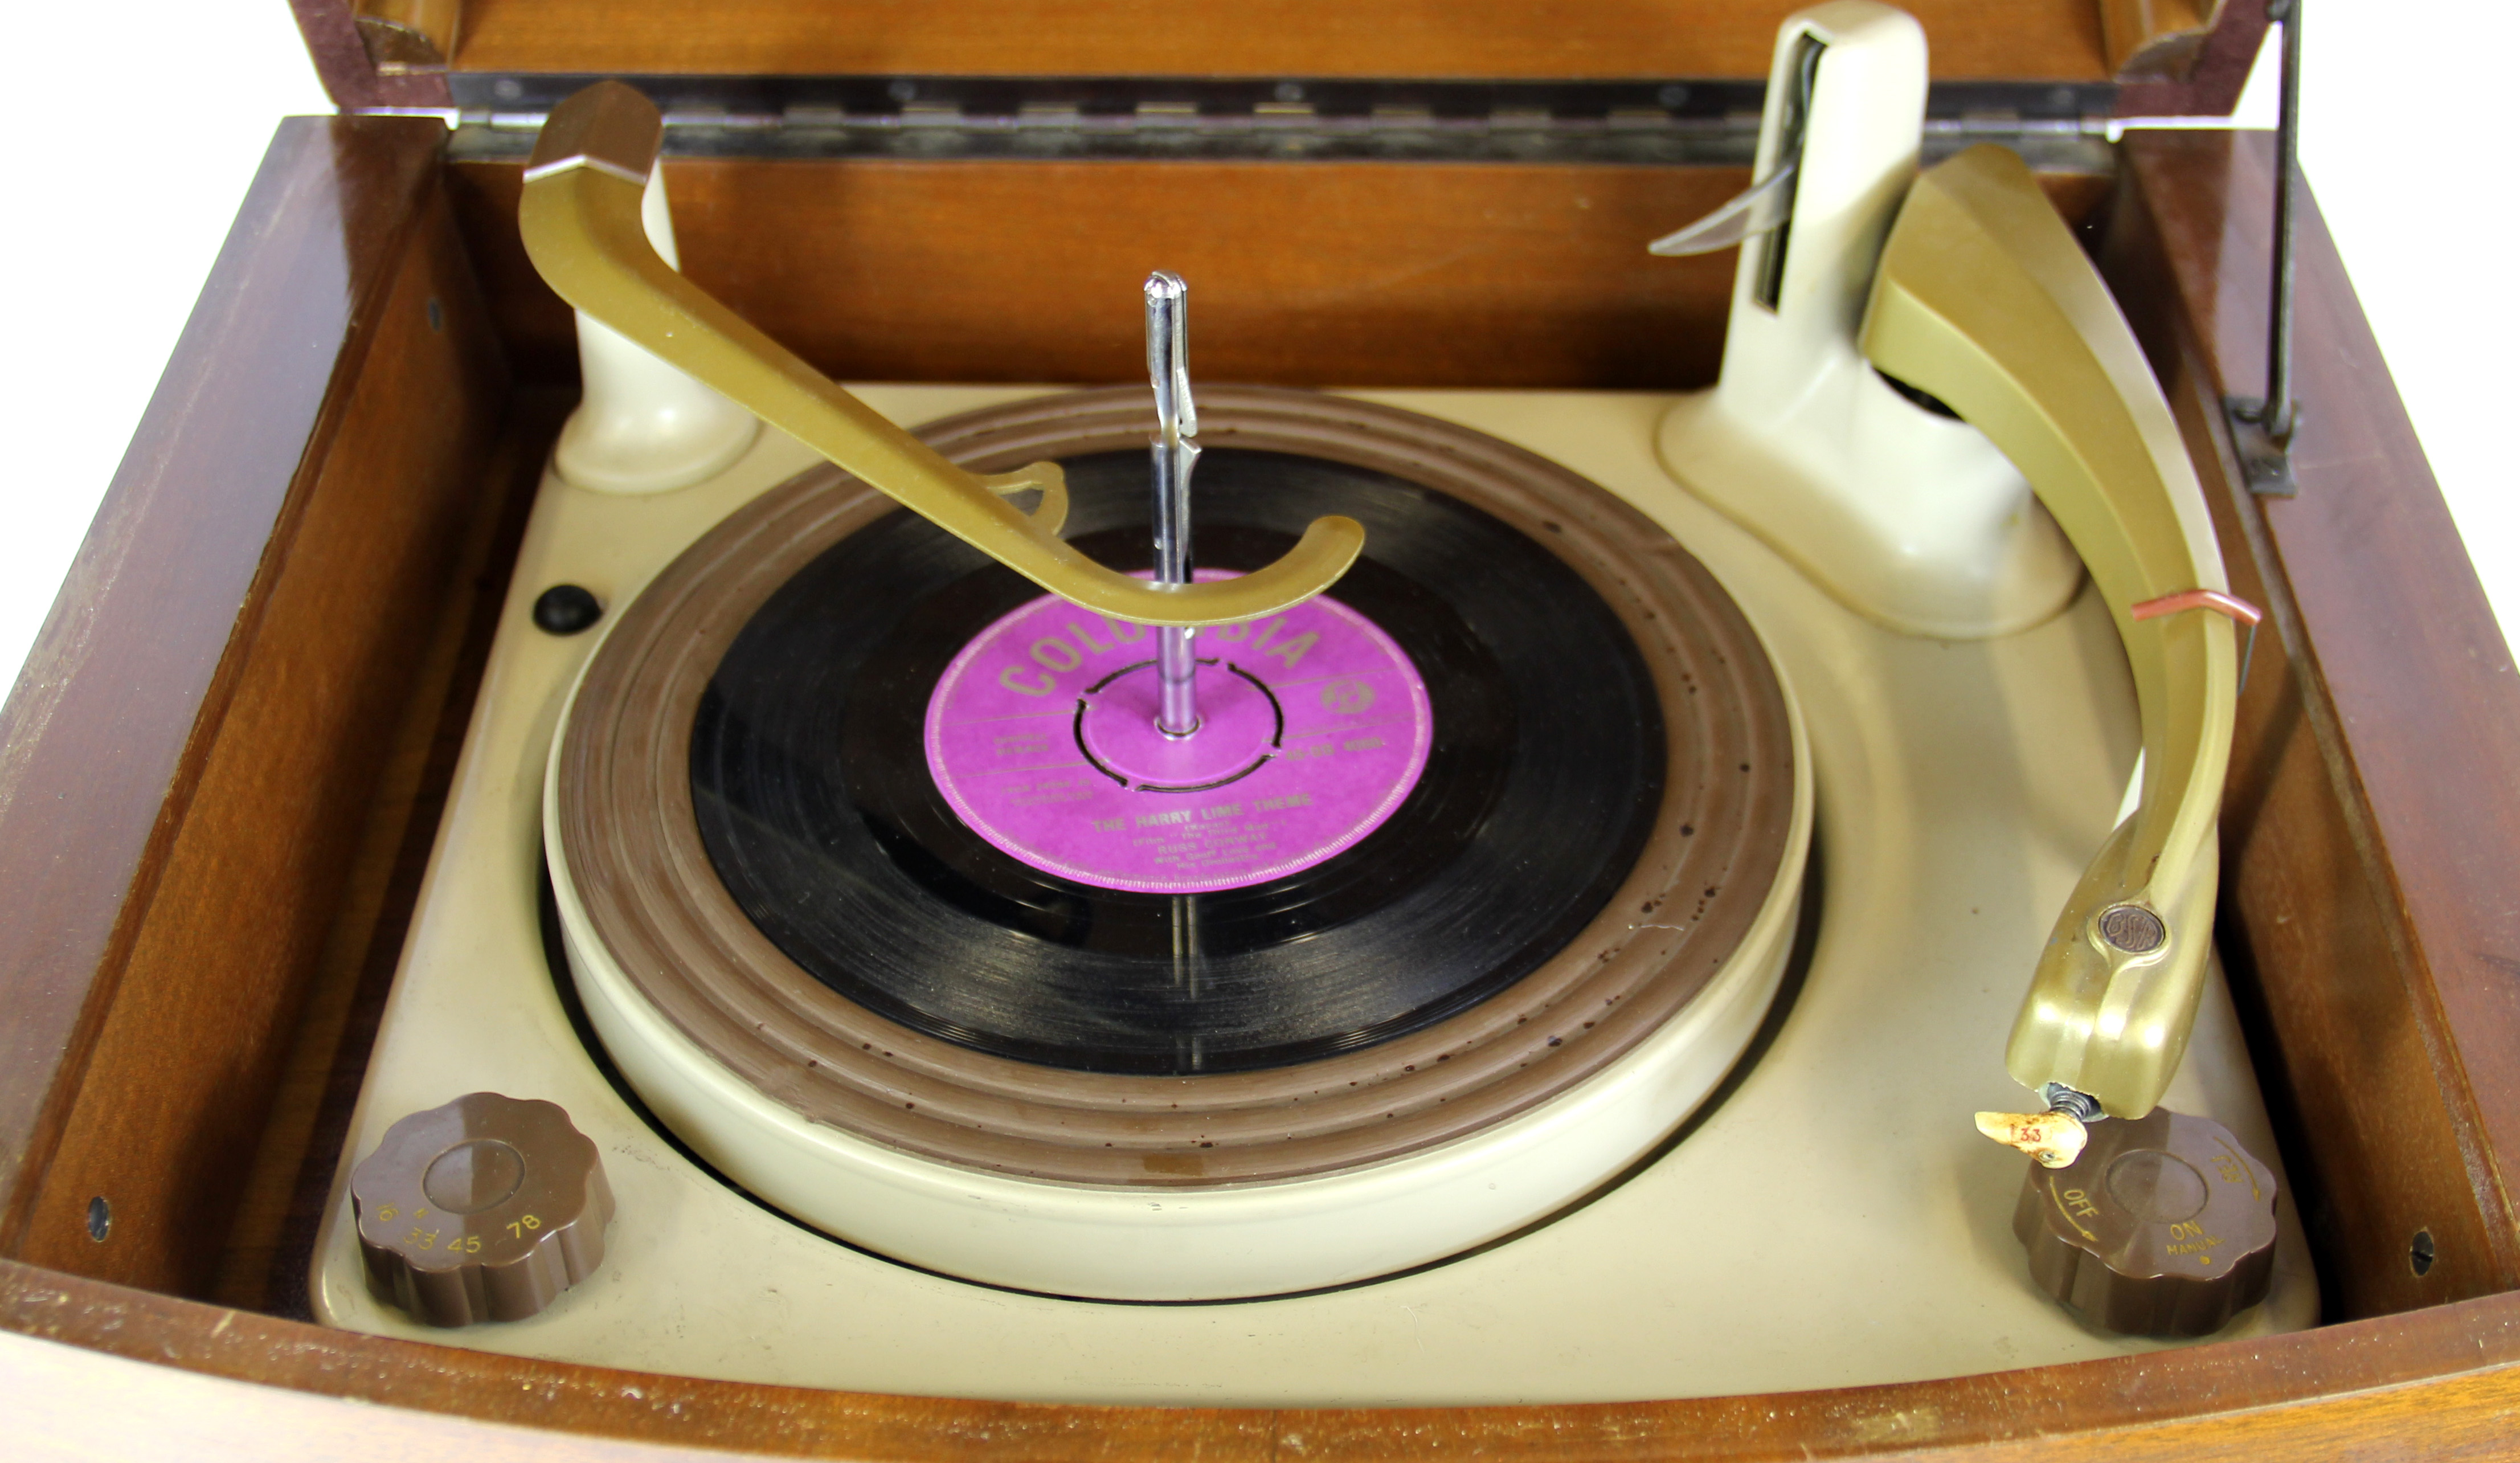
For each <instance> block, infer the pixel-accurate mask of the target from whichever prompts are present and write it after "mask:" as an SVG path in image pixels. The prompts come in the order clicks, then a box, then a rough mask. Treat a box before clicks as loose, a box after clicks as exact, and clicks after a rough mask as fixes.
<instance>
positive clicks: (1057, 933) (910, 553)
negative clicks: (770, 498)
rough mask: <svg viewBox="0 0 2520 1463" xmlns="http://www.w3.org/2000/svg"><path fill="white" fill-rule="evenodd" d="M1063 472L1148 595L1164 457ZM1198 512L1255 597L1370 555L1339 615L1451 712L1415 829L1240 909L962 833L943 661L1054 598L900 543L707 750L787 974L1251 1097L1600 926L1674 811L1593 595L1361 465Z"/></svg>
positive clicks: (793, 635)
mask: <svg viewBox="0 0 2520 1463" xmlns="http://www.w3.org/2000/svg"><path fill="white" fill-rule="evenodd" d="M1065 467H1066V470H1067V475H1068V484H1069V493H1070V508H1069V514H1068V523H1067V536H1068V538H1069V540H1070V541H1071V542H1072V543H1074V544H1075V545H1076V546H1077V547H1078V548H1079V549H1080V550H1082V551H1084V552H1085V553H1087V554H1089V555H1091V556H1092V557H1094V558H1095V559H1097V560H1099V561H1101V562H1102V563H1104V564H1106V565H1109V566H1111V567H1113V568H1115V569H1121V570H1136V569H1142V568H1144V567H1145V566H1146V564H1147V563H1148V560H1149V544H1148V527H1147V518H1148V470H1147V459H1146V456H1145V454H1144V453H1142V452H1115V453H1105V454H1098V455H1095V456H1090V457H1080V458H1075V459H1071V460H1069V461H1068V462H1067V463H1066V464H1065ZM1195 492H1196V515H1197V517H1196V530H1197V532H1196V545H1195V546H1196V552H1197V558H1198V563H1199V565H1200V567H1202V568H1221V569H1238V570H1249V569H1255V568H1258V567H1260V566H1261V565H1263V564H1266V563H1268V562H1270V561H1271V560H1274V559H1275V558H1277V557H1278V556H1279V555H1281V554H1283V553H1284V552H1285V550H1286V549H1288V548H1289V547H1291V546H1292V545H1293V543H1294V541H1295V537H1296V535H1297V534H1298V533H1300V531H1301V530H1302V528H1303V526H1305V525H1306V524H1308V523H1309V522H1311V521H1312V520H1313V519H1314V518H1317V517H1319V516H1321V515H1323V514H1327V513H1344V514H1347V515H1349V516H1350V517H1353V518H1355V519H1357V520H1359V521H1360V522H1362V523H1363V524H1364V525H1365V527H1366V535H1367V536H1366V548H1365V556H1364V558H1362V559H1361V560H1360V561H1359V562H1358V563H1357V565H1356V566H1355V567H1354V568H1353V569H1351V570H1350V571H1348V573H1347V574H1346V576H1345V577H1343V578H1342V579H1340V580H1339V582H1338V583H1337V584H1336V585H1335V586H1333V588H1332V589H1331V590H1330V594H1331V596H1332V597H1333V598H1335V599H1337V600H1339V601H1340V602H1342V603H1344V604H1346V605H1348V606H1349V607H1351V608H1353V609H1354V610H1356V611H1358V612H1359V613H1361V614H1363V615H1364V616H1365V617H1368V618H1370V619H1372V620H1373V622H1374V623H1375V624H1377V625H1378V626H1380V628H1381V629H1382V630H1383V631H1384V632H1385V633H1386V634H1388V635H1390V636H1391V637H1392V638H1393V639H1394V640H1396V641H1397V642H1398V643H1399V644H1400V646H1401V647H1402V648H1403V649H1404V650H1405V651H1406V652H1407V654H1408V655H1409V657H1410V658H1411V660H1412V661H1413V662H1414V663H1415V664H1416V666H1417V669H1418V673H1419V675H1420V677H1421V678H1422V680H1423V682H1424V684H1425V687H1426V691H1427V695H1428V700H1429V703H1430V707H1431V715H1432V722H1433V728H1434V741H1433V745H1432V748H1431V750H1430V751H1429V753H1428V755H1427V760H1426V765H1425V768H1424V771H1423V772H1422V774H1421V775H1420V777H1419V779H1418V785H1417V787H1416V789H1415V790H1414V792H1412V794H1411V795H1410V797H1409V798H1408V800H1406V801H1405V802H1404V803H1403V804H1402V805H1401V807H1400V808H1399V809H1398V810H1397V811H1396V812H1394V813H1393V815H1392V816H1391V817H1390V818H1389V820H1388V821H1386V822H1385V823H1383V824H1382V825H1381V826H1380V827H1379V828H1377V829H1375V830H1374V831H1373V833H1371V834H1369V835H1367V836H1366V837H1365V838H1364V839H1363V840H1362V841H1361V842H1360V843H1358V844H1357V845H1356V846H1353V847H1350V848H1348V849H1346V850H1345V851H1343V852H1341V853H1338V854H1336V855H1334V856H1332V857H1330V858H1328V859H1327V860H1326V861H1324V862H1321V863H1318V864H1316V865H1314V866H1312V867H1310V868H1305V869H1302V870H1299V871H1298V872H1296V873H1293V874H1290V875H1287V876H1284V877H1282V878H1278V879H1274V880H1271V881H1269V882H1266V883H1262V884H1258V885H1255V886H1253V887H1249V888H1243V889H1235V890H1227V891H1223V892H1213V893H1201V894H1184V895H1167V894H1148V893H1136V892H1122V891H1114V890H1107V889H1098V888H1093V887H1090V886H1087V885H1083V884H1078V883H1075V882H1073V881H1070V880H1066V879H1062V878H1059V877H1057V876H1055V875H1052V874H1048V873H1045V872H1042V871H1040V870H1037V869H1035V868H1032V867H1031V866H1029V865H1027V864H1025V863H1022V862H1020V861H1018V860H1017V859H1015V858H1013V857H1012V856H1010V855H1009V854H1007V853H1005V852H1002V851H1000V850H999V849H998V848H997V847H995V846H992V845H990V844H988V843H986V842H984V841H983V840H981V839H980V838H979V837H978V836H977V835H975V834H973V833H972V832H971V831H970V830H969V829H967V828H966V827H965V826H964V825H963V823H962V822H961V821H960V819H958V818H957V816H956V815H955V813H954V812H953V810H952V808H951V807H950V806H949V805H948V804H947V802H946V800H945V799H944V797H943V795H942V794H941V793H940V792H939V791H938V789H937V787H936V784H935V780H934V778H933V777H932V775H931V774H930V772H929V770H928V765H927V761H926V755H925V751H924V747H923V744H922V725H923V718H924V716H925V713H926V709H927V704H928V700H929V696H930V693H931V692H932V691H933V689H934V687H935V685H936V682H937V678H938V676H939V674H940V673H941V672H942V671H943V669H944V667H945V666H946V664H947V663H949V662H950V661H951V660H952V659H953V658H954V657H955V656H956V655H957V654H958V653H959V652H960V651H961V650H962V649H963V647H964V646H965V645H967V643H969V641H970V640H971V639H972V637H973V636H975V635H977V634H978V633H979V632H980V631H981V630H982V629H983V628H985V627H986V626H988V625H989V624H991V623H992V622H993V621H995V620H997V619H998V618H999V617H1002V616H1004V615H1006V614H1008V613H1009V612H1010V611H1012V610H1014V609H1015V608H1017V607H1019V606H1021V605H1023V604H1025V603H1026V602H1028V601H1030V600H1032V599H1034V598H1036V597H1037V596H1038V595H1039V594H1040V590H1039V589H1038V588H1037V587H1036V586H1034V585H1033V584H1031V583H1030V582H1029V581H1027V580H1025V579H1023V578H1021V577H1020V576H1018V575H1016V574H1015V573H1013V572H1012V571H1009V570H1007V569H1004V568H1002V567H1000V566H998V565H996V564H995V563H993V562H992V561H990V560H988V559H987V558H986V557H984V556H983V555H981V554H980V553H979V552H977V551H976V550H973V549H971V548H969V547H967V545H965V544H963V543H962V542H960V541H959V540H956V539H954V538H952V537H951V536H949V535H948V534H946V533H945V532H944V531H943V530H941V529H938V528H936V527H935V526H932V525H930V524H928V523H927V522H926V521H925V520H923V519H921V518H919V517H917V516H916V515H913V514H910V513H906V512H899V513H893V514H890V515H887V516H886V517H884V518H882V519H881V520H879V521H877V523H875V524H874V525H873V526H869V527H867V528H864V529H862V530H860V531H858V532H856V533H854V534H852V535H850V536H849V537H847V538H845V539H843V540H842V541H840V542H839V543H838V544H836V545H834V546H833V547H832V548H831V549H830V550H828V551H827V552H825V553H824V554H822V555H821V556H820V557H819V558H817V559H816V560H814V561H813V562H812V563H811V564H810V565H808V566H807V567H806V568H805V569H804V570H803V571H800V572H799V573H797V574H796V575H795V576H794V577H793V578H792V579H790V580H789V581H788V582H787V584H786V585H784V586H783V587H782V588H781V589H780V590H779V591H778V592H777V593H776V594H774V595H773V596H772V597H771V598H770V600H769V601H768V602H767V603H766V604H765V605H764V606H763V607H762V608H761V610H760V611H759V612H758V613H757V614H756V615H755V616H754V617H753V618H752V620H751V621H750V622H749V623H748V624H747V625H746V626H745V627H744V628H743V630H742V632H741V633H740V634H739V635H738V636H737V638H736V639H735V641H734V643H733V645H732V646H731V647H730V648H729V650H728V651H727V653H726V656H725V658H724V659H723V661H722V662H721V663H719V665H718V667H717V670H716V673H715V675H714V677H713V679H712V680H711V682H710V684H709V687H708V690H707V693H706V694H705V695H704V696H703V697H702V699H701V702H700V706H699V710H698V713H697V718H696V721H695V724H694V729H693V737H692V763H691V776H692V792H693V802H694V807H695V810H696V812H697V819H698V823H699V832H700V835H701V840H702V843H703V845H704V846H706V848H707V850H708V854H709V857H710V859H711V861H712V863H713V864H714V866H715V868H716V871H717V873H718V875H719V877H720V879H721V880H722V881H723V882H724V883H725V885H726V888H727V890H728V891H729V892H730V893H732V894H733V896H734V897H735V899H736V901H737V903H738V904H739V905H740V906H741V907H742V910H743V911H744V913H745V914H746V916H747V917H749V918H750V919H751V920H752V921H753V923H754V924H755V925H756V926H757V927H758V928H759V929H760V930H761V931H762V932H763V934H765V935H766V936H767V937H769V938H770V939H771V940H772V941H773V942H775V943H776V944H777V945H778V946H779V947H780V948H781V949H782V950H783V951H785V952H786V953H787V956H788V957H789V958H790V959H792V960H794V961H795V962H796V963H797V964H798V965H799V966H801V967H802V968H803V969H804V970H806V971H807V972H809V973H811V974H812V975H813V976H814V977H815V978H816V979H817V980H820V981H821V982H823V983H826V984H828V985H829V986H831V987H832V989H833V990H835V991H837V992H838V993H839V994H841V995H843V996H845V997H847V998H848V999H850V1000H852V1001H855V1002H858V1003H859V1004H861V1005H864V1006H866V1007H867V1008H869V1009H871V1010H874V1011H876V1012H877V1013H879V1014H881V1015H883V1016H885V1017H887V1018H889V1019H891V1020H894V1021H898V1022H901V1023H903V1024H905V1025H907V1026H910V1027H912V1028H915V1029H919V1030H922V1031H925V1032H928V1033H930V1034H932V1035H935V1036H937V1037H940V1038H942V1039H945V1040H948V1041H951V1042H955V1043H958V1044H960V1045H963V1046H966V1047H968V1048H971V1049H974V1050H977V1051H982V1052H988V1053H992V1054H996V1055H999V1056H1004V1057H1010V1058H1013V1059H1016V1060H1019V1061H1024V1062H1030V1063H1037V1064H1041V1065H1045V1066H1050V1067H1056V1068H1063V1069H1069V1070H1076V1071H1087V1072H1102V1073H1124V1074H1193V1073H1224V1072H1235V1071H1250V1070H1255V1069H1262V1068H1272V1067H1280V1066H1285V1065H1290V1064H1293V1063H1297V1062H1303V1061H1308V1060H1312V1059H1315V1058H1318V1057H1322V1056H1327V1055H1329V1054H1332V1053H1335V1052H1341V1051H1347V1050H1353V1049H1355V1048H1358V1047H1363V1046H1369V1045H1372V1044H1373V1043H1375V1042H1378V1041H1382V1040H1387V1039H1389V1038H1391V1037H1394V1036H1398V1035H1401V1034H1403V1033H1405V1032H1409V1031H1413V1030H1417V1029H1421V1028H1423V1027H1426V1026H1428V1025H1431V1024H1433V1023H1435V1022H1438V1021H1441V1020H1443V1019H1444V1018H1446V1017H1448V1016H1451V1015H1454V1014H1456V1013H1458V1012H1460V1011H1462V1010H1464V1009H1466V1008H1467V1007H1469V1006H1471V1005H1473V1004H1475V1003H1476V1002H1478V1001H1480V1000H1482V999H1484V998H1485V997H1487V996H1489V995H1492V994H1494V993H1495V992H1497V991H1498V990H1501V989H1503V988H1504V987H1506V986H1508V985H1509V984H1511V983H1513V982H1514V981H1516V980H1518V979H1519V978H1521V977H1522V976H1523V975H1525V974H1528V973H1529V972H1530V971H1532V970H1533V969H1535V968H1536V967H1538V966H1539V965H1540V964H1541V963H1542V962H1543V961H1545V960H1547V959H1548V958H1549V957H1550V956H1551V955H1552V954H1553V953H1554V952H1555V951H1556V950H1558V949H1559V948H1560V947H1562V946H1563V945H1564V944H1565V943H1566V942H1567V941H1569V940H1570V939H1572V938H1573V937H1574V936H1575V934H1576V933H1577V932H1578V931H1580V930H1581V929H1582V928H1583V927H1584V926H1585V925H1586V924H1587V923H1589V922H1590V921H1591V920H1592V919H1593V918H1594V917H1595V916H1596V915H1597V914H1598V912H1599V911H1600V909H1601V907H1602V905H1603V904H1604V902H1605V901H1606V900H1607V899H1608V897H1609V895H1610V893H1611V892H1613V891H1614V890H1615V889H1616V888H1617V887H1618V885H1619V884H1620V882H1621V881H1622V880H1623V879H1624V878H1625V877H1626V876H1627V874H1628V872H1629V870H1630V868H1631V866H1632V865H1633V864H1634V862H1635V860H1636V858H1637V855H1638V851H1639V849H1640V848H1641V847H1642V846H1643V843H1644V841H1645V838H1646V836H1647V834H1648V832H1649V830H1650V828H1651V826H1652V822H1653V819H1654V816H1655V814H1656V811H1657V809H1658V808H1659V806H1660V803H1661V800H1662V785H1663V779H1664V774H1665V756H1666V752H1665V745H1664V740H1665V730H1664V723H1663V717H1662V713H1661V709H1660V703H1659V701H1658V698H1657V693H1656V689H1655V687H1654V684H1653V681H1652V676H1651V673H1650V672H1649V671H1648V669H1647V668H1646V666H1645V663H1644V662H1643V658H1642V656H1641V655H1640V654H1639V653H1638V651H1637V649H1636V646H1635V645H1634V643H1633V642H1632V641H1631V639H1630V638H1629V636H1628V633H1627V631H1626V630H1625V628H1624V627H1623V626H1622V625H1621V624H1620V622H1619V620H1618V617H1616V615H1615V614H1613V612H1612V611H1611V610H1610V609H1609V607H1608V606H1607V605H1605V604H1604V603H1602V601H1601V599H1600V597H1599V595H1598V594H1597V593H1596V592H1595V591H1594V590H1593V588H1592V587H1591V586H1590V585H1589V584H1588V583H1586V582H1585V580H1584V578H1583V577H1582V576H1581V575H1580V574H1578V573H1577V572H1576V571H1574V570H1573V569H1571V568H1570V567H1568V566H1567V565H1566V564H1565V563H1564V562H1562V561H1561V560H1559V559H1558V558H1557V557H1556V556H1555V555H1554V554H1553V553H1551V552H1550V551H1549V550H1548V549H1547V548H1545V547H1543V546H1542V545H1540V544H1538V543H1536V542H1534V541H1532V540H1531V539H1528V538H1526V537H1524V536H1523V535H1522V534H1521V533H1519V532H1517V531H1515V530H1514V529H1513V528H1511V527H1509V526H1507V525H1506V524H1504V523H1502V522H1501V521H1499V520H1497V519H1496V518H1494V517H1492V516H1490V515H1488V514H1486V513H1484V512H1481V511H1480V510H1478V509H1476V508H1473V507H1471V506H1469V505H1467V504H1465V503H1463V502H1462V501H1460V500H1458V499H1455V498H1453V497H1450V496H1447V495H1446V494H1443V493H1440V492H1436V491H1433V490H1431V489H1429V488H1426V487H1423V486H1420V485H1418V484H1416V483H1413V482H1409V481H1406V480H1402V479H1399V478H1396V477H1392V476H1389V475H1386V474H1382V473H1377V472H1373V471H1370V470H1367V469H1363V468H1356V467H1350V466H1346V465H1342V464H1338V463H1333V462H1328V461H1324V460H1320V459H1315V458H1308V457H1300V456H1294V455H1289V454H1283V453H1275V452H1260V451H1250V450H1237V449H1231V448H1216V449H1210V450H1209V451H1208V452H1207V453H1206V454H1205V456H1204V457H1203V458H1202V459H1201V461H1200V463H1199V468H1198V474H1197V479H1196V482H1195Z"/></svg>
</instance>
